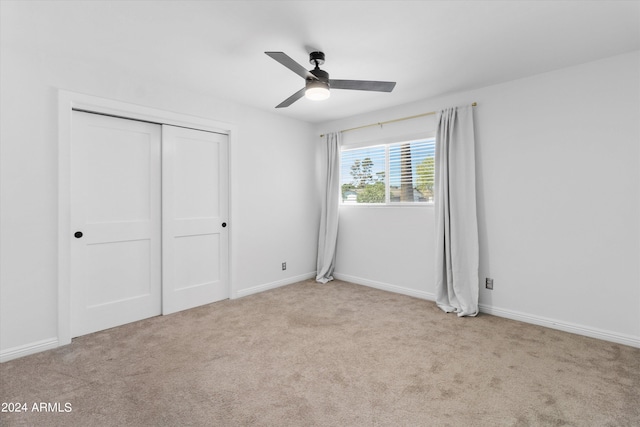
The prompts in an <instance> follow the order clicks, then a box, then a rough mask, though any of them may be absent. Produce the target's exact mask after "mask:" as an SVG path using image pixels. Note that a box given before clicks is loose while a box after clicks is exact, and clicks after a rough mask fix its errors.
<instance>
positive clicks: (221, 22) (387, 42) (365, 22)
mask: <svg viewBox="0 0 640 427" xmlns="http://www.w3.org/2000/svg"><path fill="white" fill-rule="evenodd" d="M1 7H2V9H1V11H2V13H5V14H6V13H8V15H5V19H3V24H4V25H6V24H7V22H9V23H10V22H11V20H12V17H13V19H14V20H15V22H16V24H17V23H19V25H20V26H19V27H18V26H16V27H14V28H9V29H8V30H5V31H3V32H2V35H3V40H2V41H3V43H10V44H15V45H17V46H19V47H21V48H34V49H39V50H41V51H43V52H46V54H47V55H61V56H63V57H65V58H69V60H70V61H91V62H93V63H95V64H96V65H99V64H101V63H109V64H111V65H112V66H113V64H117V67H120V68H121V69H123V71H125V72H127V73H131V75H132V76H138V78H141V77H142V76H151V75H152V76H153V79H154V80H155V81H160V82H163V81H164V82H173V83H174V84H175V83H176V82H179V84H180V85H184V86H185V87H186V88H187V89H190V90H196V91H199V92H202V93H206V94H210V95H212V96H214V97H217V98H223V99H230V100H232V101H236V102H239V103H242V104H246V105H250V106H253V107H256V108H259V109H264V110H268V111H272V112H275V113H276V114H280V115H286V116H289V117H292V118H296V119H300V120H305V121H308V122H316V123H317V122H322V121H327V120H333V119H337V118H340V117H345V116H350V115H354V114H360V113H364V112H367V111H372V110H376V109H381V108H386V107H391V106H394V105H399V104H404V103H407V102H412V101H417V100H420V99H424V98H429V97H433V96H437V95H442V94H446V93H451V92H456V91H462V90H469V89H473V88H479V87H483V86H487V85H491V84H495V83H500V82H504V81H509V80H513V79H518V78H522V77H526V76H529V75H534V74H538V73H542V72H546V71H550V70H554V69H559V68H562V67H566V66H571V65H574V64H579V63H584V62H588V61H592V60H595V59H599V58H604V57H607V56H612V55H616V54H620V53H624V52H629V51H632V50H638V49H640V2H639V1H237V0H236V1H204V0H201V1H166V0H165V1H115V0H112V1H86V0H85V1H45V2H36V1H23V2H16V3H14V2H5V1H3V2H2V3H1ZM25 22H27V23H29V25H25ZM9 26H10V25H9ZM313 50H322V51H324V52H325V54H326V63H325V64H324V66H323V67H322V68H323V69H324V70H326V71H328V72H329V73H330V74H331V78H335V79H361V80H391V81H396V82H397V85H396V88H395V90H394V91H393V92H392V93H372V92H358V91H345V90H333V91H332V96H331V98H330V99H329V100H327V101H323V102H313V101H309V100H306V99H304V98H303V99H301V100H299V101H298V102H296V103H294V104H293V105H292V106H290V107H288V108H284V109H278V110H276V109H275V108H274V107H275V105H277V104H279V103H280V102H281V101H283V100H284V99H285V98H287V97H288V96H289V95H291V94H293V93H294V92H296V91H297V90H299V89H300V88H302V87H303V85H304V80H303V79H302V78H300V77H299V76H297V75H296V74H294V73H293V72H291V71H290V70H288V69H286V68H285V67H283V66H282V65H280V64H279V63H277V62H276V61H274V60H273V59H271V58H269V57H268V56H266V55H265V54H264V52H265V51H283V52H285V53H287V54H288V55H289V56H291V57H292V58H293V59H294V60H296V61H297V62H298V63H300V64H302V65H303V66H305V67H307V68H312V67H311V65H309V63H308V53H309V52H311V51H313ZM132 78H135V77H132Z"/></svg>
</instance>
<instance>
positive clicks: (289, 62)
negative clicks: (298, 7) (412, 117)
mask: <svg viewBox="0 0 640 427" xmlns="http://www.w3.org/2000/svg"><path fill="white" fill-rule="evenodd" d="M265 53H266V54H267V55H269V56H270V57H272V58H273V59H275V60H276V61H278V62H279V63H281V64H282V65H284V66H285V67H287V68H288V69H290V70H291V71H293V72H294V73H296V74H297V75H299V76H300V77H302V78H303V79H305V81H306V83H305V87H303V88H302V89H300V90H299V91H297V92H296V93H294V94H293V95H291V96H290V97H289V98H287V99H285V100H284V101H282V102H281V103H280V104H278V105H276V108H284V107H288V106H289V105H291V104H293V103H294V102H296V101H297V100H298V99H300V98H302V97H303V96H305V97H306V98H308V99H311V100H314V101H320V100H323V99H327V98H329V88H332V89H351V90H367V91H374V92H391V91H392V90H393V88H394V87H395V85H396V82H378V81H370V80H334V79H330V78H329V73H327V72H326V71H324V70H321V69H320V65H322V64H324V53H323V52H311V53H310V54H309V63H311V65H315V68H314V69H313V70H309V71H307V70H306V69H305V68H304V67H303V66H302V65H300V64H298V63H297V62H296V61H294V60H293V59H291V58H290V57H289V56H288V55H287V54H286V53H284V52H265Z"/></svg>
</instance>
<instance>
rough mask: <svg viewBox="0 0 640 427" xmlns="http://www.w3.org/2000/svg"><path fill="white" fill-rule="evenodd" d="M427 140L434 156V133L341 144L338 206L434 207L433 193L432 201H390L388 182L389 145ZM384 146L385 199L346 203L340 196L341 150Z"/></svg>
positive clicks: (389, 185)
mask: <svg viewBox="0 0 640 427" xmlns="http://www.w3.org/2000/svg"><path fill="white" fill-rule="evenodd" d="M425 140H426V141H428V140H432V141H433V145H434V158H435V134H434V133H428V134H420V135H411V136H408V137H407V136H405V137H395V138H385V139H383V140H377V141H360V142H358V143H352V144H348V145H343V146H341V147H340V159H339V168H338V170H339V173H340V175H339V177H338V178H339V179H338V186H339V190H338V198H339V203H338V206H339V207H340V208H342V207H348V208H349V209H351V208H367V209H371V208H384V209H386V208H398V207H401V208H416V207H418V208H428V207H434V205H435V195H434V197H433V200H432V201H430V202H429V201H427V202H392V201H391V191H390V189H391V184H390V178H391V175H390V169H391V167H390V156H389V151H390V148H391V146H394V145H401V144H407V143H414V142H422V141H425ZM381 146H382V147H384V159H385V165H384V169H385V182H384V183H385V201H384V203H357V202H356V203H348V202H345V201H344V200H343V198H342V185H343V184H344V183H343V182H342V178H343V173H342V172H343V156H342V154H343V152H344V151H350V150H360V149H367V148H377V147H381Z"/></svg>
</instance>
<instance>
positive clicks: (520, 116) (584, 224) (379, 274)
mask: <svg viewBox="0 0 640 427" xmlns="http://www.w3.org/2000/svg"><path fill="white" fill-rule="evenodd" d="M472 102H477V103H478V106H477V107H476V108H475V110H474V112H475V127H476V146H477V174H478V181H477V193H478V221H479V232H480V249H481V257H480V278H481V280H484V278H485V277H492V278H494V279H495V283H494V286H495V289H494V290H493V291H489V290H485V289H484V287H482V288H481V291H480V303H481V309H482V310H483V311H485V312H489V313H494V314H498V315H502V316H505V317H511V318H515V319H520V320H525V321H529V322H532V323H538V324H543V325H548V326H552V327H557V328H561V329H565V330H569V331H572V332H577V333H581V334H585V335H590V336H594V337H599V338H604V339H609V340H612V341H617V342H622V343H625V344H630V345H635V346H640V267H639V266H640V262H639V260H640V173H639V171H640V127H639V122H640V120H639V117H640V53H639V52H634V53H630V54H625V55H621V56H616V57H612V58H608V59H604V60H600V61H597V62H592V63H588V64H583V65H580V66H576V67H571V68H566V69H562V70H558V71H554V72H550V73H546V74H542V75H537V76H534V77H530V78H526V79H521V80H517V81H512V82H508V83H504V84H500V85H496V86H491V87H487V88H483V89H479V90H474V91H469V92H464V93H458V94H452V95H449V96H443V97H441V98H438V99H430V100H424V101H422V102H417V103H414V104H410V105H404V106H401V107H398V108H394V109H389V110H386V111H379V112H376V113H371V114H366V115H361V116H358V117H352V118H348V119H343V120H339V121H334V122H330V123H324V124H322V125H320V126H318V127H317V132H318V133H325V132H328V131H332V130H339V129H346V128H350V127H355V126H359V125H364V124H368V123H377V122H380V121H384V120H389V119H394V118H398V117H404V116H410V115H414V114H419V113H423V112H428V111H433V110H437V109H441V108H444V107H449V106H455V105H462V104H470V103H472ZM411 122H412V123H410V122H403V123H404V124H402V125H393V126H398V127H401V126H407V129H406V132H408V133H411V132H415V128H416V126H420V125H422V126H424V128H425V129H427V130H432V129H433V126H434V122H433V121H430V120H429V119H428V118H427V119H416V120H413V121H411ZM413 122H416V123H420V125H418V124H416V123H413ZM389 126H391V125H389ZM389 126H386V127H385V129H386V130H385V131H386V132H389V130H388V129H387V128H388V127H389ZM359 132H365V131H354V132H352V133H347V134H345V137H346V136H348V138H349V142H350V143H353V142H354V141H356V140H357V139H365V140H366V139H375V138H376V134H375V133H376V129H375V128H374V129H368V130H367V131H366V134H364V133H363V134H362V135H356V134H358V133H359ZM395 132H396V133H398V134H401V133H402V132H403V130H402V129H396V130H395ZM433 218H434V215H433V209H432V208H429V207H424V208H411V209H402V208H390V209H389V208H376V209H366V208H363V207H349V206H344V207H342V208H341V210H340V221H341V222H340V237H339V242H338V252H337V260H336V276H338V277H342V278H346V279H350V280H353V281H356V282H359V283H362V284H368V285H372V286H378V287H382V288H386V289H390V290H396V291H399V292H404V293H407V294H411V295H416V296H422V297H424V298H428V299H431V298H433V297H434V292H435V289H434V280H433V278H434V264H433V251H434V247H433V241H432V237H433V227H434V224H433Z"/></svg>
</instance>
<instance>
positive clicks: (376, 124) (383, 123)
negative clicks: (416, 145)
mask: <svg viewBox="0 0 640 427" xmlns="http://www.w3.org/2000/svg"><path fill="white" fill-rule="evenodd" d="M476 105H478V103H477V102H474V103H473V104H471V106H472V107H475V106H476ZM436 113H437V111H429V112H428V113H422V114H417V115H415V116H409V117H401V118H399V119H393V120H387V121H386V122H378V123H371V124H369V125H364V126H358V127H355V128H349V129H343V130H341V131H340V132H343V133H344V132H350V131H352V130H358V129H364V128H369V127H372V126H382V125H386V124H389V123H395V122H401V121H404V120H410V119H417V118H418V117H425V116H433V115H434V114H436ZM324 136H325V134H324V133H323V134H322V135H320V138H323V137H324Z"/></svg>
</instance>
